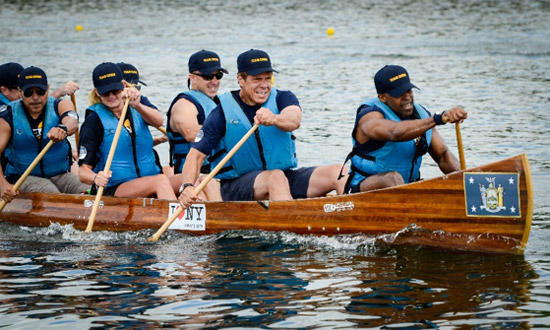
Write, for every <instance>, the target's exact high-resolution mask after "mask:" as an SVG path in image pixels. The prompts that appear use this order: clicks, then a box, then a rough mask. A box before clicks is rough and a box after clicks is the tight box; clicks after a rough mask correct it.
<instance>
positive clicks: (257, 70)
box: [245, 66, 279, 76]
mask: <svg viewBox="0 0 550 330" xmlns="http://www.w3.org/2000/svg"><path fill="white" fill-rule="evenodd" d="M245 72H246V74H249V75H251V76H255V75H257V74H260V73H264V72H277V73H279V71H277V70H274V69H273V68H272V67H270V66H268V67H264V68H255V69H252V70H247V71H245Z"/></svg>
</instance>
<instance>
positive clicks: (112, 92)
mask: <svg viewBox="0 0 550 330" xmlns="http://www.w3.org/2000/svg"><path fill="white" fill-rule="evenodd" d="M121 92H122V91H121V90H120V89H115V90H112V91H108V92H107V93H105V94H100V95H101V96H102V97H109V96H111V94H113V95H118V94H120V93H121Z"/></svg>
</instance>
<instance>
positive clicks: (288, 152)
mask: <svg viewBox="0 0 550 330" xmlns="http://www.w3.org/2000/svg"><path fill="white" fill-rule="evenodd" d="M220 103H221V106H222V110H223V113H224V115H225V136H224V137H223V138H222V140H221V141H220V142H219V143H218V145H217V146H216V152H215V154H216V155H219V157H216V158H215V159H214V160H213V162H212V167H215V166H216V165H217V164H218V163H219V162H220V160H222V159H223V157H224V156H225V155H226V154H227V152H228V151H229V150H231V149H232V148H233V147H234V146H235V145H236V144H237V142H239V140H240V139H241V138H242V137H243V136H244V135H245V134H246V133H247V132H248V131H249V130H250V129H251V128H252V125H251V124H250V121H249V120H248V117H247V116H246V114H245V113H244V112H243V110H242V109H241V107H240V106H239V104H238V103H237V101H236V100H235V99H234V98H233V95H232V94H231V92H227V93H225V94H223V95H221V96H220ZM262 107H264V108H268V109H269V110H271V112H273V113H274V114H279V112H280V111H279V108H278V107H277V90H276V89H271V94H270V95H269V98H268V99H267V101H266V102H265V103H264V104H263V105H262ZM255 134H256V136H255V137H253V136H251V137H250V138H248V139H247V140H246V141H245V142H244V144H243V145H242V146H241V148H240V149H239V150H238V151H237V152H236V153H235V154H234V155H233V157H231V159H230V160H229V161H228V162H227V163H226V164H225V166H224V167H223V168H222V169H221V170H220V172H218V175H216V178H219V179H233V178H237V177H239V176H241V175H243V174H245V173H248V172H252V171H258V170H259V171H265V170H274V169H279V170H287V169H291V168H295V167H296V166H297V165H298V159H297V158H296V146H295V143H294V136H293V135H292V133H291V132H285V131H283V130H281V129H279V128H277V127H276V126H263V125H262V126H260V127H258V130H257V131H256V132H255ZM258 143H259V144H258Z"/></svg>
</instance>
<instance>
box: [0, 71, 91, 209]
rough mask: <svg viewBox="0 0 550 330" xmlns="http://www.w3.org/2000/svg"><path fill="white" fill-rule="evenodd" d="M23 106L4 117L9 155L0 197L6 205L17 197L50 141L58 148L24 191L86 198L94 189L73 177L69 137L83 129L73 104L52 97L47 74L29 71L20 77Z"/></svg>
mask: <svg viewBox="0 0 550 330" xmlns="http://www.w3.org/2000/svg"><path fill="white" fill-rule="evenodd" d="M19 89H20V93H21V96H22V98H21V100H18V101H14V102H12V103H11V104H10V105H9V106H8V108H7V109H6V111H4V112H2V113H1V114H0V151H1V152H4V156H5V157H4V158H3V162H2V163H3V164H2V165H3V166H2V173H0V190H1V191H0V193H1V197H2V199H4V200H5V201H6V202H9V201H11V200H12V199H13V198H14V197H15V196H16V195H17V192H15V191H13V186H12V185H13V184H14V183H15V182H16V181H17V180H18V179H19V177H20V176H21V175H22V174H23V172H24V171H25V170H26V169H27V168H28V166H29V165H30V164H31V163H32V161H33V160H34V159H35V158H36V156H37V155H38V153H39V152H40V151H41V150H42V149H43V148H44V146H46V144H48V142H49V141H50V140H52V141H54V142H56V143H54V144H53V146H52V147H51V148H50V150H48V152H47V153H46V154H45V155H44V157H43V158H42V160H41V161H40V163H39V164H38V165H37V166H36V167H35V168H34V170H33V171H32V172H31V175H30V176H29V177H28V178H27V179H26V180H25V181H24V182H23V184H22V185H21V187H20V188H19V190H20V191H23V192H45V193H60V192H62V193H70V194H76V193H82V192H85V191H86V189H88V188H89V186H88V185H85V184H82V183H81V182H80V180H79V179H78V177H77V176H76V175H75V174H72V173H69V170H70V165H71V161H72V158H71V147H70V144H69V142H68V141H67V140H66V138H67V136H69V135H71V134H73V133H74V132H76V130H77V129H78V114H77V113H76V112H75V111H74V106H73V104H72V102H71V101H69V100H56V99H55V98H53V97H49V96H48V90H49V85H48V80H47V77H46V74H45V73H44V71H43V70H42V69H40V68H37V67H33V66H31V67H28V68H26V69H24V70H23V71H21V73H20V74H19Z"/></svg>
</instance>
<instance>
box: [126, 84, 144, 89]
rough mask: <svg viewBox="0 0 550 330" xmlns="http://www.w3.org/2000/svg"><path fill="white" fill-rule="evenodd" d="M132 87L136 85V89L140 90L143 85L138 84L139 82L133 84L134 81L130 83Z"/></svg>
mask: <svg viewBox="0 0 550 330" xmlns="http://www.w3.org/2000/svg"><path fill="white" fill-rule="evenodd" d="M128 84H129V85H130V86H131V87H134V88H135V89H137V90H138V91H140V90H141V85H138V84H132V83H128Z"/></svg>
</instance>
